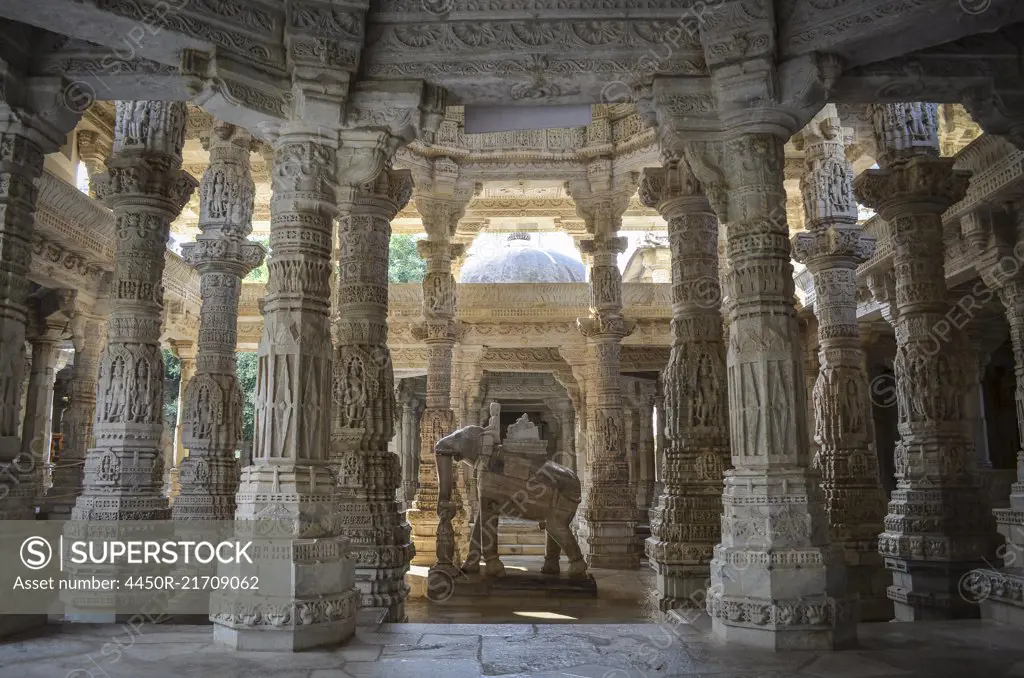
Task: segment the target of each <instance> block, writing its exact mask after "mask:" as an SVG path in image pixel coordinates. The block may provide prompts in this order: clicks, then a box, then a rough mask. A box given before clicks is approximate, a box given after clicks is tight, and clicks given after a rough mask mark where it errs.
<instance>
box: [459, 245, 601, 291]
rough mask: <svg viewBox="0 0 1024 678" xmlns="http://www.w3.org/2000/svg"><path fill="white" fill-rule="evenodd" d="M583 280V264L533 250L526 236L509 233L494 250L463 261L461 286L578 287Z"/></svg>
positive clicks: (565, 257) (484, 251) (559, 255)
mask: <svg viewBox="0 0 1024 678" xmlns="http://www.w3.org/2000/svg"><path fill="white" fill-rule="evenodd" d="M585 280H586V269H585V268H584V267H583V263H582V262H580V261H577V260H576V259H573V258H572V257H570V256H567V255H565V254H562V253H561V252H555V251H553V250H548V249H542V248H540V247H536V246H535V245H534V244H533V243H532V242H531V240H530V234H529V233H513V234H511V235H510V236H509V237H508V239H507V240H506V241H505V243H504V245H503V246H501V247H499V248H497V249H484V250H479V251H477V252H475V253H473V254H470V255H469V256H468V257H466V263H464V264H463V265H462V274H461V277H460V282H463V283H540V282H547V283H550V282H558V283H579V282H584V281H585Z"/></svg>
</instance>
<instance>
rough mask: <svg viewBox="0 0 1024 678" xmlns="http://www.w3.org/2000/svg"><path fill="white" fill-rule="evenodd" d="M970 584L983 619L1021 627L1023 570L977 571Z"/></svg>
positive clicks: (1023, 616)
mask: <svg viewBox="0 0 1024 678" xmlns="http://www.w3.org/2000/svg"><path fill="white" fill-rule="evenodd" d="M969 583H970V584H971V586H970V587H969V588H970V589H971V593H973V595H974V596H975V597H976V598H978V599H979V602H980V608H981V617H982V619H991V620H993V621H997V622H1001V623H1003V624H1010V625H1012V626H1016V627H1019V628H1024V568H1019V567H1015V568H1012V569H1007V570H978V571H977V578H975V579H973V580H971V581H970V582H969Z"/></svg>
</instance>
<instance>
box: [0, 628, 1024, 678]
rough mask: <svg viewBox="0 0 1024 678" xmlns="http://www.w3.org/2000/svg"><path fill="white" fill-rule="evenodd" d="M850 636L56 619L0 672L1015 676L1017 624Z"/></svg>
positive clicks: (3, 653) (132, 677) (430, 677)
mask: <svg viewBox="0 0 1024 678" xmlns="http://www.w3.org/2000/svg"><path fill="white" fill-rule="evenodd" d="M860 638H861V642H860V647H859V648H858V649H856V650H849V651H843V652H835V653H830V654H829V653H814V652H794V653H778V654H773V653H770V652H763V651H752V650H742V649H738V648H736V647H731V646H730V647H725V646H721V645H718V644H716V643H713V642H709V641H708V640H707V639H706V637H705V636H704V635H703V633H702V632H701V631H700V630H698V629H695V628H691V627H684V628H683V631H682V632H680V633H678V634H675V635H673V633H672V631H671V630H670V629H669V628H668V627H665V626H659V625H657V624H561V625H559V624H514V625H510V624H382V625H380V626H376V627H366V628H360V629H359V630H358V631H357V637H356V638H355V639H353V640H352V641H351V642H350V643H349V644H348V645H346V646H344V647H341V648H337V649H333V650H318V651H309V652H301V653H296V654H290V653H262V652H256V653H235V652H231V651H229V650H225V649H222V648H219V647H216V646H214V645H213V644H212V643H211V631H210V627H209V626H169V625H148V626H142V627H141V628H139V629H137V630H134V631H133V630H130V629H127V628H125V627H122V626H115V625H79V624H76V625H65V626H60V627H48V628H46V629H43V630H40V631H38V632H35V633H33V634H29V635H26V636H23V637H21V638H20V639H12V640H9V641H6V642H3V643H0V678H180V677H182V676H188V677H194V678H200V677H205V676H215V677H216V678H248V677H250V676H260V677H265V678H349V677H352V678H363V677H373V678H405V677H408V678H434V677H439V678H479V677H480V676H500V677H502V678H555V677H564V678H671V677H673V676H686V677H689V678H698V677H708V678H796V677H805V676H806V677H817V678H925V677H927V678H973V677H974V676H978V677H979V678H980V677H984V678H1002V677H1007V678H1009V677H1016V678H1021V677H1024V644H1022V643H1021V633H1020V630H1019V629H1017V628H1014V627H1009V626H1002V625H999V624H997V623H995V622H984V621H959V622H919V623H913V624H910V623H906V624H895V623H891V624H871V625H862V626H861V629H860Z"/></svg>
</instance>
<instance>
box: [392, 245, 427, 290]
mask: <svg viewBox="0 0 1024 678" xmlns="http://www.w3.org/2000/svg"><path fill="white" fill-rule="evenodd" d="M419 239H420V238H419V237H418V236H414V235H407V234H398V235H392V236H391V256H390V258H389V259H388V282H393V283H408V282H422V281H423V276H425V275H426V273H427V262H425V261H423V259H421V258H420V255H419V253H418V252H417V251H416V241H417V240H419Z"/></svg>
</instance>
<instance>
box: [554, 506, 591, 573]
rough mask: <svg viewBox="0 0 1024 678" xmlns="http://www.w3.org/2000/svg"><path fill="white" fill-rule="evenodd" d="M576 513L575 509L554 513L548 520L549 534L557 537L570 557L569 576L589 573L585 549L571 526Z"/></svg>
mask: <svg viewBox="0 0 1024 678" xmlns="http://www.w3.org/2000/svg"><path fill="white" fill-rule="evenodd" d="M575 515H576V511H575V510H573V511H556V512H555V513H553V514H552V515H551V518H550V519H549V520H548V534H549V535H551V536H552V537H554V538H555V541H557V542H558V545H559V546H561V547H562V550H563V551H564V552H565V555H566V556H567V557H568V558H569V576H570V577H581V576H583V575H585V574H586V573H587V562H586V561H585V560H584V559H583V551H581V550H580V545H579V542H577V541H576V535H574V534H573V533H572V528H571V527H570V524H571V523H572V519H573V516H575Z"/></svg>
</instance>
